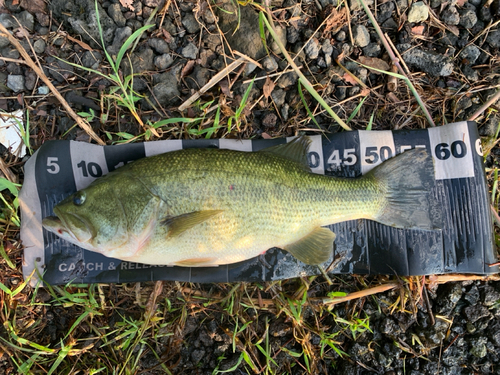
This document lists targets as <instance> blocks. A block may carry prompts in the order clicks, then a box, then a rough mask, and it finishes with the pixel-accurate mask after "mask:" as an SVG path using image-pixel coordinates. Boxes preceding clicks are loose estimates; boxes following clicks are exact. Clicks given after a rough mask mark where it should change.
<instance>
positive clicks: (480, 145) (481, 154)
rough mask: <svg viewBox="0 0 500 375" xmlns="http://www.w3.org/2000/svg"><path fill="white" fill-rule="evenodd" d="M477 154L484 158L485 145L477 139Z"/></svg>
mask: <svg viewBox="0 0 500 375" xmlns="http://www.w3.org/2000/svg"><path fill="white" fill-rule="evenodd" d="M476 152H477V154H478V155H479V156H483V145H482V144H481V140H480V139H479V138H478V139H476Z"/></svg>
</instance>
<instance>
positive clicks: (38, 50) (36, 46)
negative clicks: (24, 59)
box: [33, 39, 45, 54]
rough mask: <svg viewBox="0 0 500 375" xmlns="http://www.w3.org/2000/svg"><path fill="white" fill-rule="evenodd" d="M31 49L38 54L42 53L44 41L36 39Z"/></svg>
mask: <svg viewBox="0 0 500 375" xmlns="http://www.w3.org/2000/svg"><path fill="white" fill-rule="evenodd" d="M33 49H34V50H35V52H36V53H38V54H41V53H43V52H44V51H45V41H44V40H43V39H37V40H36V41H35V43H33Z"/></svg>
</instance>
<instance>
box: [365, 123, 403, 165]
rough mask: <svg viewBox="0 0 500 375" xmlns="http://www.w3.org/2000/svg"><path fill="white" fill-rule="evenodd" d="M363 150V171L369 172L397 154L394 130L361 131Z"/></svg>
mask: <svg viewBox="0 0 500 375" xmlns="http://www.w3.org/2000/svg"><path fill="white" fill-rule="evenodd" d="M359 146H360V150H361V173H362V174H365V173H367V172H369V171H370V170H371V169H372V168H373V167H375V166H377V165H379V164H381V163H383V162H384V161H386V160H387V159H390V158H392V157H393V156H394V155H396V147H395V146H394V138H393V135H392V131H390V130H384V131H376V132H373V131H366V130H360V131H359Z"/></svg>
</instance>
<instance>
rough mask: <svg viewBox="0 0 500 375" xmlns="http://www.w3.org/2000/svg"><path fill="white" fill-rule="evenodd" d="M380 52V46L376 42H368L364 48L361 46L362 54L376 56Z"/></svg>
mask: <svg viewBox="0 0 500 375" xmlns="http://www.w3.org/2000/svg"><path fill="white" fill-rule="evenodd" d="M381 52H382V48H381V47H380V45H379V44H377V43H370V44H368V45H367V46H366V47H365V48H363V54H364V55H365V56H369V57H378V56H380V53H381Z"/></svg>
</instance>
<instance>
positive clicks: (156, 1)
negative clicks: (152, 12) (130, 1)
mask: <svg viewBox="0 0 500 375" xmlns="http://www.w3.org/2000/svg"><path fill="white" fill-rule="evenodd" d="M139 3H140V2H139ZM143 4H144V6H146V7H150V8H156V7H162V6H163V5H164V4H165V0H143Z"/></svg>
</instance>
